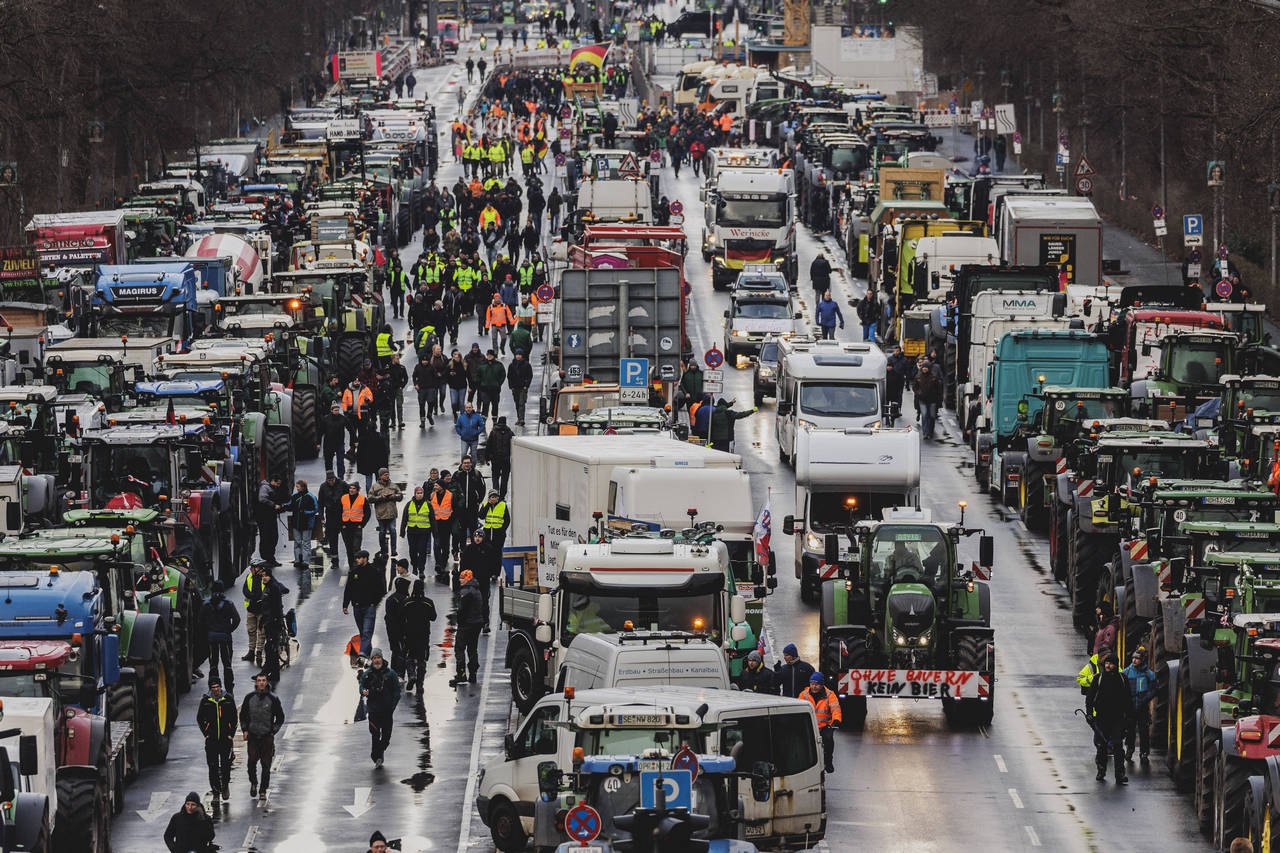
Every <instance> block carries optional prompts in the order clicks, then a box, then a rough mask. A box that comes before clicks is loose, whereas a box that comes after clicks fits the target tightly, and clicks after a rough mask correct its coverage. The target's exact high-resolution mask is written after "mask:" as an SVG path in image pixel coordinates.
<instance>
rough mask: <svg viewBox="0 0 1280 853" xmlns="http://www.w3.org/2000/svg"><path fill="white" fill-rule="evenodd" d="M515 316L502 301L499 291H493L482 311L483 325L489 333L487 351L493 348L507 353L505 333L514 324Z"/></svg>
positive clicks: (492, 350)
mask: <svg viewBox="0 0 1280 853" xmlns="http://www.w3.org/2000/svg"><path fill="white" fill-rule="evenodd" d="M515 322H516V317H515V314H514V313H513V312H512V311H511V306H510V305H508V304H507V303H506V302H503V301H502V294H501V293H494V294H493V297H492V298H491V299H490V300H489V305H488V306H487V307H486V308H485V312H484V327H485V331H487V332H488V333H489V347H490V349H489V352H494V351H495V350H496V351H498V352H501V353H502V354H503V355H506V354H507V335H508V334H510V333H511V327H512V326H513V325H515Z"/></svg>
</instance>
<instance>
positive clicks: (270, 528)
mask: <svg viewBox="0 0 1280 853" xmlns="http://www.w3.org/2000/svg"><path fill="white" fill-rule="evenodd" d="M287 502H288V501H287V498H285V497H284V496H283V495H281V494H280V475H279V474H271V475H270V476H268V477H267V479H265V480H263V481H262V482H261V483H259V484H258V501H257V504H256V505H255V515H256V519H257V522H258V553H259V554H260V555H261V556H262V559H264V560H266V561H267V563H268V564H270V565H272V566H278V565H280V564H279V563H278V562H276V546H277V545H279V543H280V522H279V515H280V512H281V510H283V509H284V504H285V503H287Z"/></svg>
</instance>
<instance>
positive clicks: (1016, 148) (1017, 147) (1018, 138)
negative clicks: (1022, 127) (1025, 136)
mask: <svg viewBox="0 0 1280 853" xmlns="http://www.w3.org/2000/svg"><path fill="white" fill-rule="evenodd" d="M1013 153H1014V154H1021V153H1022V134H1021V133H1018V131H1016V130H1015V131H1014V132H1013Z"/></svg>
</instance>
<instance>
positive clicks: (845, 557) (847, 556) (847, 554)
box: [840, 551, 853, 563]
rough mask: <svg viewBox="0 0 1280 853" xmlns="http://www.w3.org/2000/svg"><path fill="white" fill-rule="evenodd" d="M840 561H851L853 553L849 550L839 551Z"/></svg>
mask: <svg viewBox="0 0 1280 853" xmlns="http://www.w3.org/2000/svg"><path fill="white" fill-rule="evenodd" d="M840 562H842V563H851V562H853V553H852V552H851V551H841V552H840Z"/></svg>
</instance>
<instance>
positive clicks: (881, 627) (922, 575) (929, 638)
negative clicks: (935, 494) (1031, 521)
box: [819, 503, 995, 728]
mask: <svg viewBox="0 0 1280 853" xmlns="http://www.w3.org/2000/svg"><path fill="white" fill-rule="evenodd" d="M963 509H964V504H963V503H961V518H960V522H959V523H958V524H952V523H939V522H934V521H932V520H931V517H930V515H929V513H928V511H926V510H920V509H913V508H895V509H886V510H885V511H884V519H883V520H882V521H861V522H858V523H857V524H856V525H855V526H854V527H853V529H852V531H850V533H849V539H850V543H851V546H852V551H851V552H850V553H841V551H840V546H839V537H838V536H837V534H834V533H833V534H828V536H827V538H826V542H825V546H826V555H825V556H826V562H827V564H828V565H836V566H838V570H837V573H836V577H834V578H832V579H829V580H826V581H824V582H823V585H822V609H821V619H820V625H819V631H820V645H819V648H820V649H821V660H820V668H821V671H822V673H823V675H825V676H826V677H827V683H828V684H834V685H838V687H837V690H838V694H839V696H840V704H841V708H842V711H843V714H844V724H845V725H846V726H850V727H852V728H861V727H862V725H863V723H864V722H865V720H866V716H867V698H868V697H875V698H904V699H905V698H925V699H939V700H941V701H942V703H943V711H944V712H945V714H946V716H947V719H948V720H950V721H952V722H954V723H957V724H972V725H986V724H988V723H990V722H991V718H992V714H993V712H994V708H995V705H994V698H995V631H994V629H993V628H992V627H991V590H990V586H989V580H990V577H991V564H992V562H993V559H994V545H993V540H992V538H991V537H990V536H987V535H985V534H984V535H982V536H981V538H980V540H979V557H978V561H977V562H975V563H973V564H972V566H971V567H968V568H966V567H965V566H963V565H962V564H961V563H960V557H959V554H958V551H959V544H960V539H961V538H962V537H965V536H971V535H973V534H975V533H979V534H981V533H982V531H981V530H976V529H970V528H966V527H965V526H964V514H963Z"/></svg>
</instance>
